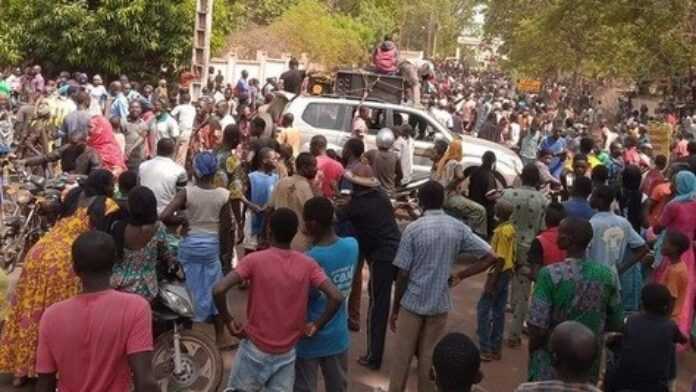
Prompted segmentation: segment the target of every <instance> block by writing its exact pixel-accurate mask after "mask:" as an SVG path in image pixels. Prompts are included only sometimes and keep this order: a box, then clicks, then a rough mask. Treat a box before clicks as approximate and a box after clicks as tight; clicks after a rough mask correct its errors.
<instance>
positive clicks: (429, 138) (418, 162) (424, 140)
mask: <svg viewBox="0 0 696 392" xmlns="http://www.w3.org/2000/svg"><path fill="white" fill-rule="evenodd" d="M387 124H388V125H387V126H388V127H390V128H392V129H395V128H397V127H399V126H401V125H403V124H409V125H411V127H412V128H413V133H414V139H415V143H414V147H415V148H414V154H413V155H414V157H413V175H414V178H416V179H417V178H423V177H427V176H429V175H430V169H431V168H432V164H433V162H432V160H431V158H430V157H431V156H432V155H431V154H432V148H433V140H434V138H435V134H436V133H437V132H438V128H437V127H436V126H435V125H434V124H433V123H431V122H430V121H429V120H428V119H427V118H426V117H423V116H422V115H420V114H418V113H417V112H414V111H411V110H408V109H406V108H404V109H390V110H389V112H388V114H387Z"/></svg>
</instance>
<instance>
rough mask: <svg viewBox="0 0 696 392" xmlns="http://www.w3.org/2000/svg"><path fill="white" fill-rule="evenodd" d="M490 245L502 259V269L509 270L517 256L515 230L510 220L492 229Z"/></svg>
mask: <svg viewBox="0 0 696 392" xmlns="http://www.w3.org/2000/svg"><path fill="white" fill-rule="evenodd" d="M491 247H492V248H493V252H494V253H495V254H496V256H498V257H501V258H503V260H504V263H503V269H502V271H503V272H504V271H509V270H511V269H512V267H513V266H514V265H515V258H516V257H517V231H516V230H515V226H513V225H512V222H509V221H508V222H504V223H501V224H500V225H498V227H496V228H495V230H493V238H492V239H491Z"/></svg>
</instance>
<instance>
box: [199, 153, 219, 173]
mask: <svg viewBox="0 0 696 392" xmlns="http://www.w3.org/2000/svg"><path fill="white" fill-rule="evenodd" d="M217 167H218V162H217V157H216V156H215V154H213V153H212V152H209V151H202V152H199V153H198V154H196V156H195V157H194V158H193V170H194V171H195V172H196V176H198V177H199V178H200V177H210V176H212V175H213V174H215V172H216V171H217Z"/></svg>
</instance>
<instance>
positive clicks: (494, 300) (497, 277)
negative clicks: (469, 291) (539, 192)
mask: <svg viewBox="0 0 696 392" xmlns="http://www.w3.org/2000/svg"><path fill="white" fill-rule="evenodd" d="M512 212H513V206H512V204H511V203H510V202H508V201H506V200H499V201H498V202H497V203H496V205H495V214H496V217H497V219H498V222H501V223H500V224H499V225H498V227H496V228H495V230H494V231H493V238H492V239H491V248H492V251H493V252H494V253H495V254H496V255H497V256H498V257H499V259H498V260H499V263H498V264H497V265H495V266H493V267H492V268H491V269H490V270H489V271H488V276H487V277H486V285H485V287H484V291H483V294H481V299H480V300H479V303H478V306H477V317H478V331H477V332H478V336H479V345H480V346H481V360H482V361H484V362H489V361H492V360H496V361H499V360H500V359H501V349H502V341H503V332H504V329H505V306H506V305H507V297H508V287H509V283H510V275H511V273H512V269H513V268H514V265H515V259H516V257H517V255H516V253H517V231H516V230H515V226H514V225H513V224H512V221H510V216H511V215H512Z"/></svg>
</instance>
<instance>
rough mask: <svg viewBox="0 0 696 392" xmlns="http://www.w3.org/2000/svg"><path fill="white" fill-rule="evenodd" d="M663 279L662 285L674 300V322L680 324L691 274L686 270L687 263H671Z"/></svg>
mask: <svg viewBox="0 0 696 392" xmlns="http://www.w3.org/2000/svg"><path fill="white" fill-rule="evenodd" d="M662 279H663V281H662V284H664V285H665V286H666V287H667V289H668V290H669V293H670V294H671V295H672V297H673V298H674V309H673V310H672V320H674V322H676V323H678V322H679V315H680V314H681V310H682V306H683V304H684V300H685V299H686V287H687V285H688V281H689V272H688V270H687V268H686V263H684V262H683V261H679V262H678V263H676V264H671V263H670V265H668V266H667V270H666V271H665V275H664V277H663V278H662Z"/></svg>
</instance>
